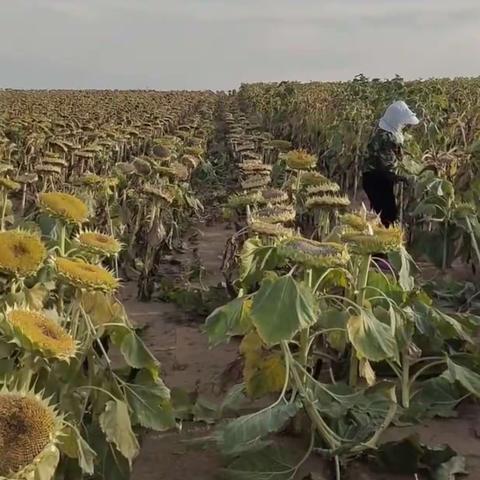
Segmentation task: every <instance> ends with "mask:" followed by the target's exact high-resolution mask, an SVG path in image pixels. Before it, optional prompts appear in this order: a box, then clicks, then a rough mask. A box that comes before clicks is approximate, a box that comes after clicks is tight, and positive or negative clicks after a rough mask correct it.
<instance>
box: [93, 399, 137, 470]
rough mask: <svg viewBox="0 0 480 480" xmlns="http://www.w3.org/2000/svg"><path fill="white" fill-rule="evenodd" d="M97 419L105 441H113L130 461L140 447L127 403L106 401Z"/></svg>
mask: <svg viewBox="0 0 480 480" xmlns="http://www.w3.org/2000/svg"><path fill="white" fill-rule="evenodd" d="M99 420H100V426H101V428H102V431H103V432H104V433H105V436H106V438H107V441H108V442H110V443H113V444H114V445H115V446H116V447H117V449H118V451H119V452H120V453H121V454H122V455H123V456H124V457H125V458H126V459H127V460H128V461H129V462H130V463H131V462H132V460H133V459H134V458H135V457H136V456H137V455H138V452H139V449H140V447H139V445H138V441H137V437H136V436H135V434H134V433H133V430H132V424H131V422H130V415H129V412H128V406H127V404H126V403H125V402H121V401H120V400H111V401H109V402H107V404H106V406H105V411H104V412H103V413H102V414H101V415H100V418H99Z"/></svg>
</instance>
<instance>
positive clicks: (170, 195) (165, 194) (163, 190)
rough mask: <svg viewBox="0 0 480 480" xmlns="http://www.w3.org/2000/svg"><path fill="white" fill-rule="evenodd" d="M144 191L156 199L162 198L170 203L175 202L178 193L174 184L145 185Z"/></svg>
mask: <svg viewBox="0 0 480 480" xmlns="http://www.w3.org/2000/svg"><path fill="white" fill-rule="evenodd" d="M142 193H143V194H144V195H146V196H148V197H151V198H153V199H155V200H161V201H162V202H165V203H166V204H168V205H170V204H172V203H173V202H174V200H175V197H176V195H177V191H176V188H175V187H174V186H173V185H162V186H161V187H154V186H152V185H145V186H144V187H143V188H142Z"/></svg>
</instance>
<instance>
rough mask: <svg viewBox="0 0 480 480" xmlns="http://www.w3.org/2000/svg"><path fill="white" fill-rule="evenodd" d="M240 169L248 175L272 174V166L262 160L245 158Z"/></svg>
mask: <svg viewBox="0 0 480 480" xmlns="http://www.w3.org/2000/svg"><path fill="white" fill-rule="evenodd" d="M239 167H240V170H242V172H244V173H245V174H247V175H251V174H255V173H258V174H260V175H270V172H271V171H272V166H271V165H267V164H265V163H263V162H262V161H261V160H246V161H245V160H244V161H243V162H242V163H240V165H239Z"/></svg>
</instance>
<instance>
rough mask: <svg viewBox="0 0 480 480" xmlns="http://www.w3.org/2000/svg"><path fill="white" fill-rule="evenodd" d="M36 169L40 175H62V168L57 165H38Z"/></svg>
mask: <svg viewBox="0 0 480 480" xmlns="http://www.w3.org/2000/svg"><path fill="white" fill-rule="evenodd" d="M35 171H36V172H37V173H39V174H40V175H61V173H62V168H61V167H58V166H56V165H38V167H35Z"/></svg>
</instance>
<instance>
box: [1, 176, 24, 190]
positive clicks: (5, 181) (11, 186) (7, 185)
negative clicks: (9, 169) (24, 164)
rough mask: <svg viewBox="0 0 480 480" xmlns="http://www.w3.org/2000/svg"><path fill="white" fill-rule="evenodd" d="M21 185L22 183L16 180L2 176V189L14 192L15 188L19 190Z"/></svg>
mask: <svg viewBox="0 0 480 480" xmlns="http://www.w3.org/2000/svg"><path fill="white" fill-rule="evenodd" d="M20 187H21V185H20V184H19V183H17V182H15V181H14V180H10V179H9V178H7V177H0V189H3V190H6V191H11V192H14V191H15V190H18V189H19V188H20Z"/></svg>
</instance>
